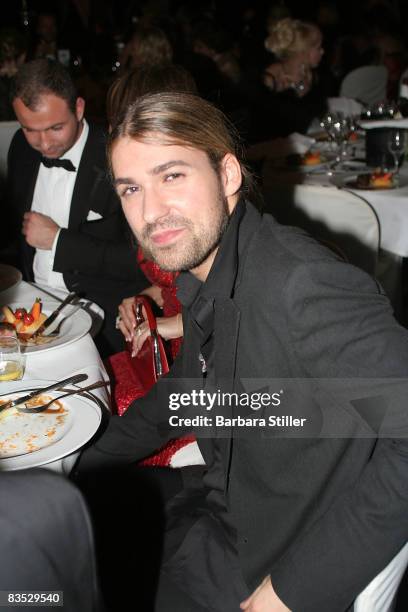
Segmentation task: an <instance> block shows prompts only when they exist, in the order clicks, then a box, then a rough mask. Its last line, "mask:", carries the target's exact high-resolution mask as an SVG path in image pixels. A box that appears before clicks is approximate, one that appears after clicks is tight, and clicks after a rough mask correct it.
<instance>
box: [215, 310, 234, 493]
mask: <svg viewBox="0 0 408 612" xmlns="http://www.w3.org/2000/svg"><path fill="white" fill-rule="evenodd" d="M239 323H240V311H239V310H238V308H237V307H236V305H235V304H234V302H233V301H232V299H227V298H218V299H217V300H216V301H215V321H214V330H215V334H214V339H215V342H214V358H215V372H216V376H217V380H216V387H217V388H220V389H222V391H223V392H226V393H232V392H233V391H234V378H235V366H236V354H237V342H238V331H239ZM222 413H223V415H224V416H225V417H226V418H232V417H233V416H234V409H233V406H230V407H227V406H224V407H223V411H222ZM233 433H234V428H233V427H231V428H230V431H229V435H228V437H225V438H223V439H220V440H219V443H220V445H221V453H222V460H223V464H224V470H225V476H226V477H225V482H224V490H225V491H227V489H228V483H229V477H228V475H229V471H230V460H231V450H232V443H233V442H232V439H233Z"/></svg>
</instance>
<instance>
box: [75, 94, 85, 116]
mask: <svg viewBox="0 0 408 612" xmlns="http://www.w3.org/2000/svg"><path fill="white" fill-rule="evenodd" d="M84 113H85V100H84V99H83V98H77V99H76V102H75V115H76V118H77V119H78V121H82V119H83V118H84Z"/></svg>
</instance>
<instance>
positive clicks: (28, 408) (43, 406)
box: [17, 380, 109, 414]
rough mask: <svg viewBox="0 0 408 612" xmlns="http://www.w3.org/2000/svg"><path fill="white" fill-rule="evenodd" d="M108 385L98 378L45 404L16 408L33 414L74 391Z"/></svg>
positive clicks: (72, 393) (73, 393)
mask: <svg viewBox="0 0 408 612" xmlns="http://www.w3.org/2000/svg"><path fill="white" fill-rule="evenodd" d="M108 385H109V383H108V382H106V381H105V380H98V381H97V382H96V383H93V384H92V385H88V386H87V387H80V388H78V389H72V390H71V391H67V392H66V393H63V394H62V395H58V397H54V398H53V399H51V400H50V401H49V402H46V403H45V404H41V405H40V406H33V407H26V408H17V410H18V411H19V412H24V413H26V414H35V413H37V412H44V411H45V410H47V408H49V407H50V406H51V404H53V403H54V402H56V401H58V400H60V399H62V398H64V397H68V396H69V395H75V394H76V393H82V392H83V391H91V390H92V389H99V388H100V387H107V386H108Z"/></svg>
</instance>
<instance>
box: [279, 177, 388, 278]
mask: <svg viewBox="0 0 408 612" xmlns="http://www.w3.org/2000/svg"><path fill="white" fill-rule="evenodd" d="M270 196H272V198H273V206H271V207H270V212H272V214H274V215H275V216H276V218H277V220H278V221H280V222H281V223H283V224H285V225H295V226H297V227H301V228H302V229H304V230H306V231H307V232H309V233H310V234H311V235H312V236H313V237H314V238H316V240H319V241H320V242H322V243H323V244H325V245H326V246H328V247H330V248H332V250H333V251H335V252H336V253H337V254H340V255H342V256H343V258H344V259H346V260H347V261H348V262H350V263H352V264H354V265H356V266H358V267H360V268H362V269H363V270H365V271H366V272H368V273H369V274H372V275H375V271H376V266H377V260H378V251H379V244H380V226H379V222H378V218H377V215H376V213H375V211H374V209H373V208H372V207H371V206H370V204H369V203H368V202H366V201H365V200H364V199H363V198H361V197H359V196H357V195H355V194H354V193H351V192H349V191H346V190H340V189H337V187H322V186H320V185H292V186H290V185H279V186H277V188H276V190H274V191H273V192H272V193H271V192H270Z"/></svg>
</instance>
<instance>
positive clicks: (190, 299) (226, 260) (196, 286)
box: [177, 200, 246, 342]
mask: <svg viewBox="0 0 408 612" xmlns="http://www.w3.org/2000/svg"><path fill="white" fill-rule="evenodd" d="M245 209H246V207H245V203H244V202H243V201H242V200H240V201H239V202H238V203H237V205H236V207H235V209H234V211H233V213H232V215H231V217H230V220H229V223H228V226H227V229H226V231H225V234H224V236H223V237H222V239H221V243H220V246H219V248H218V251H217V254H216V256H215V259H214V263H213V265H212V266H211V269H210V272H209V274H208V277H207V279H206V281H205V282H204V283H203V282H201V281H199V280H198V279H197V278H196V277H195V276H194V275H193V274H191V273H190V272H183V273H182V274H180V276H179V277H178V279H177V297H178V299H179V300H180V302H181V303H182V305H183V306H184V307H185V308H187V309H188V310H189V312H190V315H191V317H192V319H193V321H194V323H195V326H196V328H198V330H199V332H200V335H201V338H202V342H206V341H207V340H208V338H209V337H210V336H211V333H212V331H213V326H214V324H213V320H214V300H215V299H216V298H217V297H231V294H232V292H233V288H234V283H235V278H236V274H237V268H238V234H239V227H240V223H241V220H242V218H243V217H244V215H245Z"/></svg>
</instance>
